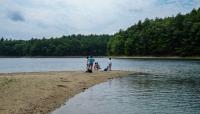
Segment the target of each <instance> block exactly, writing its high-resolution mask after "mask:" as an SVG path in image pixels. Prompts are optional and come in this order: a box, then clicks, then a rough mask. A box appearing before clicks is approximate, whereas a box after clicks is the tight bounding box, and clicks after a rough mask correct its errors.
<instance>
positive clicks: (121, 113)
mask: <svg viewBox="0 0 200 114" xmlns="http://www.w3.org/2000/svg"><path fill="white" fill-rule="evenodd" d="M119 61H121V62H119ZM122 61H123V62H124V63H123V62H122ZM125 63H126V64H125ZM116 64H121V65H122V64H124V65H125V66H126V68H133V70H138V71H140V68H141V69H143V71H146V72H150V73H151V74H149V75H134V76H128V77H123V78H119V79H113V80H109V81H108V82H105V83H102V84H99V85H96V86H94V87H91V88H89V89H88V90H86V91H85V92H82V93H80V94H78V95H76V96H75V97H73V98H71V99H70V100H69V101H67V102H66V104H65V105H63V106H61V107H60V108H58V109H57V110H55V111H54V112H52V114H200V62H199V61H193V60H192V61H185V60H131V59H126V60H116ZM141 71H142V70H141Z"/></svg>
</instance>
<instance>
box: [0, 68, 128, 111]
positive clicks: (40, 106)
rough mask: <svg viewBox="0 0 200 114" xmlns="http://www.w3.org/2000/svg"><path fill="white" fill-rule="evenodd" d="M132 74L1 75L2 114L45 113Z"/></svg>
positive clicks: (0, 102) (113, 72) (0, 109)
mask: <svg viewBox="0 0 200 114" xmlns="http://www.w3.org/2000/svg"><path fill="white" fill-rule="evenodd" d="M128 74H130V72H125V71H112V72H95V73H91V74H90V73H84V72H81V71H76V72H74V71H73V72H43V73H10V74H0V114H41V113H42V114H43V113H48V112H50V111H52V110H54V109H55V108H57V107H59V106H60V105H61V104H63V103H64V102H65V101H66V99H69V98H71V97H72V96H74V95H75V94H77V93H80V92H81V91H84V90H85V89H87V88H88V87H91V86H93V85H95V84H97V83H100V82H103V81H106V80H108V79H111V78H116V77H120V76H127V75H128Z"/></svg>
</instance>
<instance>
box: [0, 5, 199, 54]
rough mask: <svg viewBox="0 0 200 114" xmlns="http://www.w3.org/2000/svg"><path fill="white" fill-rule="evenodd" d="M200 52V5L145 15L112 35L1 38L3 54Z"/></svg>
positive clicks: (0, 45)
mask: <svg viewBox="0 0 200 114" xmlns="http://www.w3.org/2000/svg"><path fill="white" fill-rule="evenodd" d="M107 54H109V55H128V56H199V55H200V8H199V9H198V10H196V9H193V10H192V11H191V12H190V13H188V14H185V15H182V14H178V15H176V16H173V17H166V18H164V19H161V18H156V19H145V20H144V21H143V22H142V21H139V22H138V23H137V24H135V25H133V26H131V27H129V28H128V29H127V30H125V31H123V30H120V31H119V32H118V33H116V34H114V35H113V36H112V35H70V36H62V37H60V38H50V39H45V38H43V39H33V38H32V39H31V40H28V41H25V40H8V39H4V38H1V39H0V56H86V55H96V56H97V55H101V56H103V55H107Z"/></svg>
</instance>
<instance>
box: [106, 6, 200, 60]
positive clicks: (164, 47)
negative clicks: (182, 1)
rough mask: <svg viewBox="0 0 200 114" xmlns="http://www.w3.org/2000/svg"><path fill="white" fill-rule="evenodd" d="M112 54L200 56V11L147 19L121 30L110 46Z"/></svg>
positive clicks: (109, 52) (109, 50) (109, 51)
mask: <svg viewBox="0 0 200 114" xmlns="http://www.w3.org/2000/svg"><path fill="white" fill-rule="evenodd" d="M107 53H108V54H110V55H129V56H135V55H142V56H147V55H148V56H199V55H200V8H199V9H198V10H196V9H193V10H192V11H191V13H188V14H186V15H182V14H177V15H176V16H175V17H167V18H164V19H159V18H156V19H154V20H153V19H152V20H150V19H145V20H144V21H143V22H141V21H139V22H138V23H137V24H135V25H133V26H131V27H129V28H128V29H127V30H125V31H122V30H120V31H119V32H118V33H116V34H115V35H114V36H113V38H112V39H111V40H110V41H109V43H108V52H107Z"/></svg>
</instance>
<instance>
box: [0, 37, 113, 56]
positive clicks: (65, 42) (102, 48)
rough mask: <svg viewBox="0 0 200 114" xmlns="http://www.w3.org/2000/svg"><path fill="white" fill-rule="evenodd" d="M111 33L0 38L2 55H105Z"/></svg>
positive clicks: (0, 54) (0, 52) (0, 53)
mask: <svg viewBox="0 0 200 114" xmlns="http://www.w3.org/2000/svg"><path fill="white" fill-rule="evenodd" d="M110 37H111V36H109V35H87V36H86V35H70V36H62V37H60V38H50V39H46V38H43V39H33V38H32V39H31V40H28V41H25V40H7V39H4V38H1V40H0V56H87V55H94V56H100V55H101V56H104V55H105V54H106V53H105V52H106V51H107V43H108V41H109V39H110Z"/></svg>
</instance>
